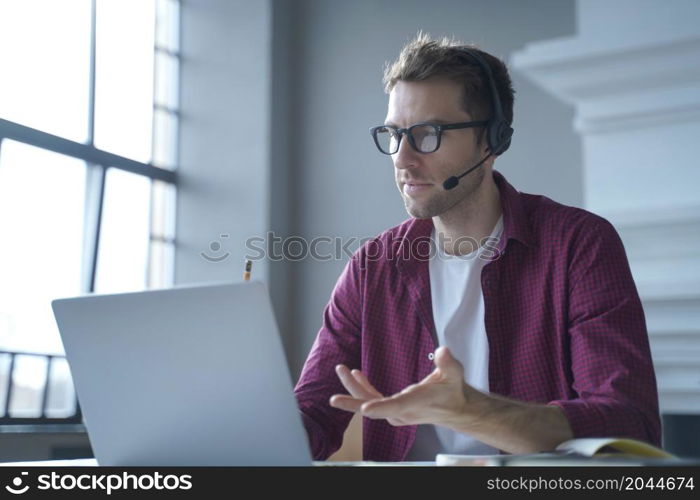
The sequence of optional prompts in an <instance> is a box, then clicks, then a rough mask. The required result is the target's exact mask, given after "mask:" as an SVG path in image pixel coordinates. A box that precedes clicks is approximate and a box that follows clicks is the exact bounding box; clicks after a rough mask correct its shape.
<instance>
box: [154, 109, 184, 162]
mask: <svg viewBox="0 0 700 500" xmlns="http://www.w3.org/2000/svg"><path fill="white" fill-rule="evenodd" d="M154 118H155V119H154V122H153V132H154V137H153V164H154V165H156V166H158V167H163V168H170V169H172V168H174V167H175V151H176V144H177V124H178V122H177V117H176V115H174V114H173V113H169V112H167V111H165V110H162V109H157V110H156V112H155V117H154Z"/></svg>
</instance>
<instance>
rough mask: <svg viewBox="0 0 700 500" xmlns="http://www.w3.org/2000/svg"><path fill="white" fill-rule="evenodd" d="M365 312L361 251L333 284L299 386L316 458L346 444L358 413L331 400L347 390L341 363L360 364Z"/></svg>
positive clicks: (355, 366)
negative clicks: (338, 371)
mask: <svg viewBox="0 0 700 500" xmlns="http://www.w3.org/2000/svg"><path fill="white" fill-rule="evenodd" d="M361 311H362V300H361V269H360V263H359V258H358V253H356V254H355V255H353V257H352V258H351V259H350V261H348V263H347V264H346V266H345V269H344V270H343V272H342V274H341V275H340V277H339V279H338V282H337V283H336V285H335V288H334V289H333V292H332V294H331V298H330V301H329V302H328V304H327V305H326V308H325V309H324V312H323V322H322V325H321V329H320V330H319V332H318V334H317V336H316V339H315V341H314V343H313V345H312V347H311V351H310V352H309V355H308V357H307V359H306V362H305V364H304V367H303V369H302V372H301V376H300V378H299V381H298V382H297V385H296V387H295V388H294V393H295V395H296V398H297V403H298V406H299V410H300V411H301V416H302V421H303V423H304V427H305V428H306V432H307V434H308V437H309V445H310V447H311V452H312V456H313V458H314V460H325V459H327V458H328V457H329V456H330V455H331V454H332V453H334V452H335V451H336V450H338V448H340V446H341V444H342V441H343V433H344V432H345V429H346V427H347V426H348V423H349V422H350V419H351V418H352V413H350V412H347V411H344V410H339V409H337V408H333V407H332V406H330V403H329V400H330V397H331V396H332V395H334V394H347V390H346V389H345V388H344V387H343V385H342V383H341V382H340V380H339V379H338V375H337V374H336V372H335V366H336V365H337V364H339V363H342V364H344V365H346V366H348V367H349V368H350V369H353V368H360V348H361V346H360V338H361V329H362V326H361V325H362V314H361Z"/></svg>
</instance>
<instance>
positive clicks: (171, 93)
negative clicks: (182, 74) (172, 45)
mask: <svg viewBox="0 0 700 500" xmlns="http://www.w3.org/2000/svg"><path fill="white" fill-rule="evenodd" d="M179 61H180V60H179V59H178V58H177V57H175V56H173V55H170V54H168V53H166V52H160V51H158V52H156V75H155V79H156V96H155V99H156V101H155V102H156V104H158V105H160V106H165V107H166V108H170V109H172V110H177V107H178V102H177V97H178V89H177V83H178V64H179Z"/></svg>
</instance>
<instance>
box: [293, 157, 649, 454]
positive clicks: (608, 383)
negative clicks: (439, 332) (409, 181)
mask: <svg viewBox="0 0 700 500" xmlns="http://www.w3.org/2000/svg"><path fill="white" fill-rule="evenodd" d="M493 177H494V180H495V182H496V184H497V186H498V189H499V191H500V199H501V206H502V211H503V223H504V228H503V235H502V238H501V239H500V241H499V242H498V244H497V245H492V247H491V249H492V250H493V251H485V252H484V255H489V256H490V257H491V258H490V260H491V262H488V263H487V264H486V265H485V266H484V268H483V270H482V273H481V285H482V290H483V295H484V306H485V317H484V321H485V326H486V334H487V337H488V341H489V390H490V392H492V393H495V394H501V395H503V396H506V397H509V398H512V399H516V400H520V401H526V402H531V403H541V404H545V403H546V404H551V405H557V406H559V407H560V408H561V409H562V410H563V411H564V413H565V415H566V417H567V418H568V420H569V423H570V425H571V428H572V430H573V433H574V437H577V438H579V437H631V438H636V439H640V440H643V441H646V442H649V443H652V444H654V445H656V446H660V445H661V425H660V418H659V409H658V396H657V389H656V378H655V375H654V369H653V366H652V361H651V354H650V349H649V340H648V337H647V330H646V323H645V319H644V311H643V309H642V305H641V302H640V299H639V296H638V294H637V289H636V287H635V284H634V281H633V279H632V274H631V272H630V269H629V264H628V262H627V256H626V254H625V249H624V246H623V244H622V241H621V240H620V237H619V236H618V234H617V231H616V230H615V228H614V227H613V226H612V224H610V223H609V222H608V221H607V220H605V219H604V218H602V217H599V216H597V215H595V214H593V213H591V212H588V211H586V210H582V209H579V208H575V207H569V206H566V205H562V204H559V203H556V202H554V201H552V200H551V199H549V198H547V197H545V196H539V195H532V194H525V193H520V192H518V191H516V190H515V189H514V188H513V187H512V186H511V185H510V184H509V183H508V182H507V181H506V179H505V178H504V177H503V175H502V174H500V173H499V172H497V171H493ZM432 228H433V223H432V220H431V219H409V220H407V221H405V222H403V223H402V224H400V225H399V226H396V227H394V228H392V229H389V230H387V231H385V232H384V233H382V234H380V235H379V236H378V237H377V238H375V239H374V240H372V241H370V242H368V243H367V244H365V245H363V246H362V248H360V249H359V250H358V251H357V252H356V253H355V254H354V255H353V257H352V258H351V259H350V261H349V262H348V263H347V265H346V267H345V269H344V271H343V273H342V274H341V276H340V278H339V279H338V282H337V284H336V286H335V288H334V290H333V293H332V295H331V298H330V301H329V303H328V305H327V306H326V308H325V310H324V313H323V324H322V326H321V329H320V331H319V332H318V336H317V337H316V340H315V342H314V344H313V346H312V348H311V352H310V353H309V356H308V359H307V360H306V363H305V365H304V368H303V370H302V373H301V377H300V379H299V381H298V383H297V385H296V387H295V390H294V391H295V394H296V397H297V402H298V405H299V409H300V410H301V414H302V420H303V422H304V426H305V427H306V430H307V433H308V436H309V441H310V445H311V449H312V454H313V457H314V459H316V460H323V459H326V458H327V457H328V456H329V455H331V454H332V453H333V452H334V451H336V450H337V449H338V448H339V447H340V445H341V444H342V439H343V433H344V430H345V428H346V427H347V424H348V422H349V420H350V418H351V417H352V414H351V413H349V412H345V411H342V410H339V409H335V408H332V407H331V406H330V405H329V403H328V400H329V398H330V397H331V396H332V395H333V394H344V393H346V392H347V391H346V390H345V389H344V388H343V386H342V385H341V383H340V381H339V379H338V377H337V375H336V373H335V369H334V367H335V365H337V364H338V363H343V364H345V365H347V366H349V367H350V368H360V369H361V370H362V371H363V372H364V373H365V374H366V375H367V376H368V378H369V380H370V381H371V382H372V383H373V384H374V385H375V387H376V388H377V390H379V391H380V392H382V393H383V394H385V395H391V394H394V393H396V392H399V391H401V390H402V389H403V388H405V387H406V386H408V385H410V384H414V383H416V382H418V381H420V380H421V379H423V378H424V377H425V376H427V375H428V374H429V373H430V372H431V371H432V370H433V369H434V363H433V361H432V360H431V359H430V358H432V355H430V354H431V353H432V352H433V351H434V350H435V349H436V348H437V346H438V343H437V340H436V335H435V326H434V324H433V314H432V304H431V297H430V277H429V274H428V264H429V262H428V254H429V248H430V245H429V242H430V235H431V231H432ZM496 247H497V249H496ZM429 355H430V357H429ZM416 428H417V427H416V426H401V427H394V426H392V425H390V424H389V423H388V422H387V421H386V420H371V419H367V418H364V419H363V450H364V452H363V455H364V459H365V460H376V461H400V460H403V459H404V458H405V456H406V454H407V453H408V451H409V450H410V449H411V446H412V445H413V441H414V439H415V434H416Z"/></svg>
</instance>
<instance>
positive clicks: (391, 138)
mask: <svg viewBox="0 0 700 500" xmlns="http://www.w3.org/2000/svg"><path fill="white" fill-rule="evenodd" d="M487 123H488V121H486V120H481V121H475V122H461V123H449V124H446V125H439V124H436V123H416V124H415V125H411V126H410V127H408V128H398V127H394V126H393V125H379V126H378V127H372V128H371V129H369V133H370V134H372V137H373V138H374V143H375V144H376V145H377V149H379V151H381V152H382V153H384V154H385V155H393V154H394V153H396V152H397V151H398V150H399V145H400V144H401V138H402V137H403V135H404V134H406V137H408V142H409V144H410V145H411V147H413V149H415V150H416V151H418V152H419V153H433V152H435V151H437V149H438V148H439V147H440V139H441V138H442V131H443V130H453V129H459V128H471V127H483V126H484V125H486V124H487Z"/></svg>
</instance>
